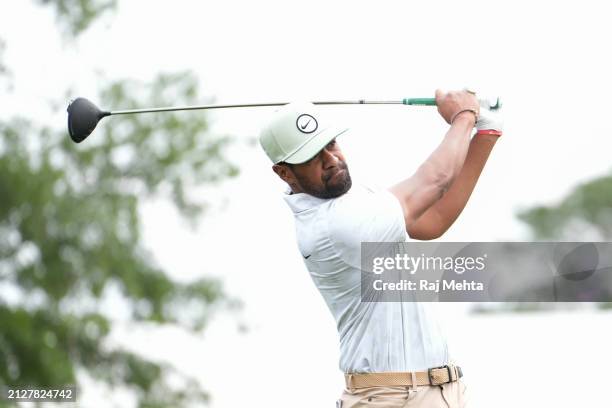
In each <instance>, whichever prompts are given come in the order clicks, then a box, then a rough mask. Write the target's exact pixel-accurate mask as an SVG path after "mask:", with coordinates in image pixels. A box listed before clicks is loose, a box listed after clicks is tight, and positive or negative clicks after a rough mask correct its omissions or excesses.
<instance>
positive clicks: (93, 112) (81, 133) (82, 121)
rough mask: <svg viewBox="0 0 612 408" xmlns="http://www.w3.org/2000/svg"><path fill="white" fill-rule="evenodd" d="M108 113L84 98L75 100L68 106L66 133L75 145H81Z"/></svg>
mask: <svg viewBox="0 0 612 408" xmlns="http://www.w3.org/2000/svg"><path fill="white" fill-rule="evenodd" d="M110 114H111V113H110V112H105V111H102V110H100V109H99V108H98V107H97V106H96V105H94V104H93V103H92V102H91V101H89V100H87V99H85V98H76V99H75V100H73V101H72V102H70V105H68V133H70V138H71V139H72V140H73V141H74V142H75V143H81V142H82V141H83V140H85V139H86V138H87V136H89V135H90V134H91V132H93V130H94V129H95V128H96V125H97V124H98V122H99V121H100V119H102V118H103V117H105V116H109V115H110Z"/></svg>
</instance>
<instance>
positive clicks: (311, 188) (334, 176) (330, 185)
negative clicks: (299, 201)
mask: <svg viewBox="0 0 612 408" xmlns="http://www.w3.org/2000/svg"><path fill="white" fill-rule="evenodd" d="M297 179H298V182H299V183H300V186H301V187H302V190H303V191H304V192H305V193H306V194H310V195H311V196H315V197H318V198H336V197H340V196H341V195H342V194H344V193H346V192H347V191H349V190H350V188H351V186H352V185H353V181H352V180H351V174H350V173H349V170H348V166H347V165H346V163H345V162H339V164H338V167H337V168H336V169H335V170H334V171H332V172H330V173H323V176H321V184H320V185H316V184H314V183H311V182H310V181H309V180H307V179H303V178H301V177H297Z"/></svg>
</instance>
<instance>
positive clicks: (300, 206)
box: [283, 188, 331, 214]
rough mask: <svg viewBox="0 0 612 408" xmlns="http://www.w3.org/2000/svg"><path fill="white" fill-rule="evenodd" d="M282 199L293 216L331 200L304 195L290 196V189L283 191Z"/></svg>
mask: <svg viewBox="0 0 612 408" xmlns="http://www.w3.org/2000/svg"><path fill="white" fill-rule="evenodd" d="M283 198H284V199H285V201H286V202H287V204H289V207H291V210H292V211H293V212H294V213H295V214H297V213H299V212H302V211H306V210H308V209H310V208H314V207H316V206H318V205H321V204H323V203H324V202H326V201H328V200H331V198H318V197H315V196H311V195H310V194H306V193H297V194H296V193H293V194H291V188H288V189H287V191H285V194H283Z"/></svg>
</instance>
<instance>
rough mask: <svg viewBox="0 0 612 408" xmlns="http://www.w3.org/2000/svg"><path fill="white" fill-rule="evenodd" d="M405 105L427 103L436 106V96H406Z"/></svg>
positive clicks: (403, 101) (426, 104)
mask: <svg viewBox="0 0 612 408" xmlns="http://www.w3.org/2000/svg"><path fill="white" fill-rule="evenodd" d="M402 103H403V104H404V105H425V106H436V99H435V98H405V99H403V100H402Z"/></svg>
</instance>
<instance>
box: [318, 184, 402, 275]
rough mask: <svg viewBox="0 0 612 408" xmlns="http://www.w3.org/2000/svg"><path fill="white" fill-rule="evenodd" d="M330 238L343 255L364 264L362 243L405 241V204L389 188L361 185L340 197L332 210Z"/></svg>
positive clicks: (351, 262) (348, 259)
mask: <svg viewBox="0 0 612 408" xmlns="http://www.w3.org/2000/svg"><path fill="white" fill-rule="evenodd" d="M328 226H329V234H330V239H331V241H332V243H333V245H334V247H335V249H336V251H338V253H339V255H340V256H341V258H342V259H343V260H344V261H345V262H346V263H348V264H349V265H351V266H353V267H357V268H359V267H360V266H361V261H360V259H361V243H362V242H405V241H406V240H407V239H408V235H407V233H406V224H405V221H404V214H403V211H402V207H401V205H400V203H399V201H398V200H397V198H396V197H395V196H394V195H393V194H392V193H391V192H390V191H388V190H385V189H381V188H372V187H366V186H360V187H359V188H357V189H355V191H353V189H351V190H349V192H348V193H346V194H344V195H343V196H341V197H339V198H337V199H336V200H335V201H334V203H333V205H332V206H331V208H330V212H329V220H328Z"/></svg>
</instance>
